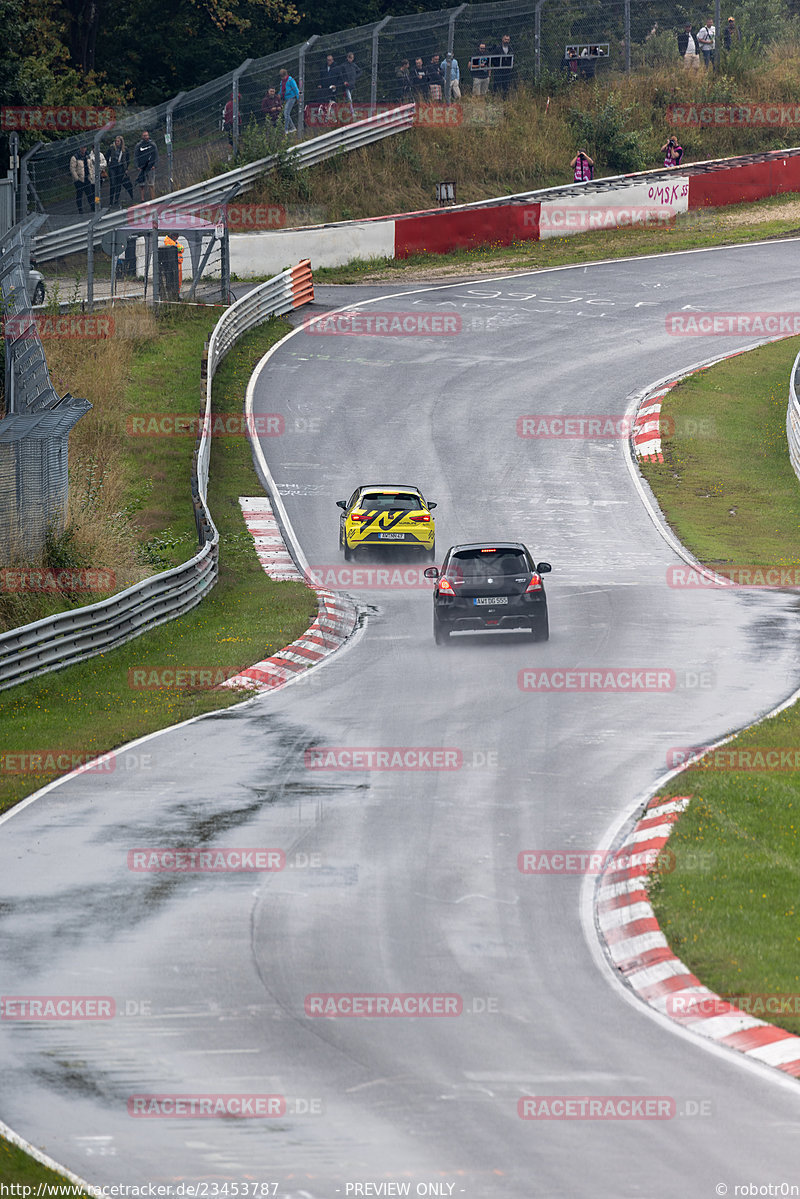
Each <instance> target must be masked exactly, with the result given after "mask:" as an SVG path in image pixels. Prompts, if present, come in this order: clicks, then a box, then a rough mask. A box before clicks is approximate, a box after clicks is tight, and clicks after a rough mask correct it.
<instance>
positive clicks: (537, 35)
mask: <svg viewBox="0 0 800 1199" xmlns="http://www.w3.org/2000/svg"><path fill="white" fill-rule="evenodd" d="M543 4H544V0H536V9H535V11H534V16H533V45H534V66H533V78H534V81H535V82H536V83H538V82H539V78H540V76H541V74H542V5H543Z"/></svg>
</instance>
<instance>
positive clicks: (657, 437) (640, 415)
mask: <svg viewBox="0 0 800 1199" xmlns="http://www.w3.org/2000/svg"><path fill="white" fill-rule="evenodd" d="M677 382H678V379H672V380H670V382H669V383H662V384H661V386H660V387H659V388H658V390H657V391H654V392H653V393H652V394H651V395H649V396H647V397H646V399H644V400H642V403H641V404H640V405H639V408H638V410H637V412H636V416H635V418H634V422H633V429H632V431H631V439H632V441H633V452H634V453H635V454H636V456H637V458H644V460H645V462H663V461H664V455H663V453H662V450H661V405H662V403H663V401H664V397H665V396H666V394H667V392H668V391H670V390H671V389H672V388H673V387H674V386H675V384H676V383H677Z"/></svg>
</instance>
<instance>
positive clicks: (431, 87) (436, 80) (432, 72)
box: [426, 54, 444, 101]
mask: <svg viewBox="0 0 800 1199" xmlns="http://www.w3.org/2000/svg"><path fill="white" fill-rule="evenodd" d="M426 75H427V79H428V99H429V100H433V101H437V100H441V98H442V87H443V86H444V76H443V75H442V66H441V60H440V57H439V55H438V54H434V55H432V57H431V61H430V62H429V63H428V66H427V68H426Z"/></svg>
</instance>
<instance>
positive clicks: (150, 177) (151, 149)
mask: <svg viewBox="0 0 800 1199" xmlns="http://www.w3.org/2000/svg"><path fill="white" fill-rule="evenodd" d="M133 161H134V162H135V163H136V165H137V167H138V168H139V174H138V175H137V176H136V186H137V187H138V188H139V191H140V196H141V201H142V203H143V204H144V202H145V198H146V197H145V194H144V193H145V190H149V192H150V196H149V199H151V200H154V199H155V198H156V186H155V185H156V168H157V166H158V150H157V149H156V144H155V142H153V141H151V140H150V134H149V133H148V131H147V130H146V129H145V130H144V132H143V133H142V137H141V141H139V142H138V143H137V145H136V148H135V150H134V151H133Z"/></svg>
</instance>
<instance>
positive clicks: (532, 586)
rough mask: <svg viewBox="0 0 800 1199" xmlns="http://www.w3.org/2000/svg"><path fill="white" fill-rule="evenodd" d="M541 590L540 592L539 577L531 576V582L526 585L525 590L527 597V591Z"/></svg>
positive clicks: (540, 581) (540, 582)
mask: <svg viewBox="0 0 800 1199" xmlns="http://www.w3.org/2000/svg"><path fill="white" fill-rule="evenodd" d="M541 590H542V578H541V575H537V574H532V575H531V581H530V583H529V584H528V586H527V587H526V588H525V594H526V595H527V594H528V592H529V591H541Z"/></svg>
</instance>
